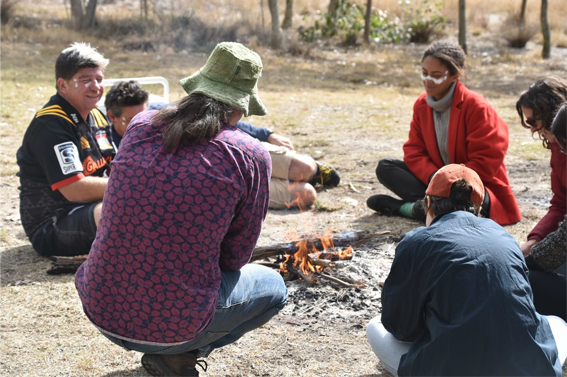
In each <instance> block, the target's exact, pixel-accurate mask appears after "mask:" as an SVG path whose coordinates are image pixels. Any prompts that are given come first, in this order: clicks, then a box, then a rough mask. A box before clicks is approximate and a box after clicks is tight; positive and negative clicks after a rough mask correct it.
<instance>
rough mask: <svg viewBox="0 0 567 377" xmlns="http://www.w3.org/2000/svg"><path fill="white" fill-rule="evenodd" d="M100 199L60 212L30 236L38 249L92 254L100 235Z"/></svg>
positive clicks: (66, 254) (72, 254)
mask: <svg viewBox="0 0 567 377" xmlns="http://www.w3.org/2000/svg"><path fill="white" fill-rule="evenodd" d="M99 203H100V201H97V202H93V203H88V204H83V205H78V206H77V207H75V208H73V209H72V210H71V211H69V212H63V213H61V212H60V211H59V212H58V213H56V214H54V215H53V217H52V218H51V219H49V220H48V221H46V222H45V223H44V224H43V225H42V226H41V227H40V228H39V229H38V230H36V231H35V232H34V233H33V234H32V235H31V236H30V237H29V239H30V241H31V244H32V246H33V248H34V249H35V251H37V252H38V253H39V254H41V255H43V256H51V255H64V256H75V255H83V254H88V253H89V251H90V249H91V245H92V243H93V241H94V239H95V237H96V223H95V220H94V209H95V207H96V206H97V205H98V204H99Z"/></svg>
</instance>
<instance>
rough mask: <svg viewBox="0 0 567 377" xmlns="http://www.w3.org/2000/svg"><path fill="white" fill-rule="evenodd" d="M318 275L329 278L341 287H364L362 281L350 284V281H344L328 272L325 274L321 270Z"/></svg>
mask: <svg viewBox="0 0 567 377" xmlns="http://www.w3.org/2000/svg"><path fill="white" fill-rule="evenodd" d="M319 275H321V276H322V277H323V278H325V279H328V280H331V281H333V282H335V283H337V284H339V285H341V286H343V287H346V288H363V287H364V283H361V282H359V283H358V284H351V283H347V282H346V281H343V280H341V279H339V278H337V277H335V276H331V275H329V274H326V273H324V272H321V273H320V274H319Z"/></svg>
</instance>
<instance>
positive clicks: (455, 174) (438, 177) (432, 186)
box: [425, 164, 484, 207]
mask: <svg viewBox="0 0 567 377" xmlns="http://www.w3.org/2000/svg"><path fill="white" fill-rule="evenodd" d="M460 179H464V180H465V181H466V182H467V183H468V184H470V185H471V186H472V192H471V196H470V201H471V202H472V203H473V204H475V205H477V206H479V207H480V206H481V205H482V201H483V200H484V185H483V184H482V181H481V179H480V177H479V176H478V174H476V172H475V171H474V170H472V169H469V168H467V167H466V166H465V165H463V164H450V165H445V166H443V167H442V168H441V169H439V170H437V172H436V173H435V175H434V176H433V178H432V179H431V182H429V186H427V190H425V194H426V195H432V196H440V197H442V198H450V197H451V187H452V186H453V183H455V182H457V181H458V180H460ZM467 199H468V198H467Z"/></svg>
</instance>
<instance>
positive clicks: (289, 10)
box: [282, 0, 293, 29]
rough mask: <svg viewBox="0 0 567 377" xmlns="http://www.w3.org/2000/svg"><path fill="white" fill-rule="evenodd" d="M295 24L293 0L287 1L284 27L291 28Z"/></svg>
mask: <svg viewBox="0 0 567 377" xmlns="http://www.w3.org/2000/svg"><path fill="white" fill-rule="evenodd" d="M292 25H293V0H286V1H285V16H284V19H283V21H282V29H289V28H290V27H292Z"/></svg>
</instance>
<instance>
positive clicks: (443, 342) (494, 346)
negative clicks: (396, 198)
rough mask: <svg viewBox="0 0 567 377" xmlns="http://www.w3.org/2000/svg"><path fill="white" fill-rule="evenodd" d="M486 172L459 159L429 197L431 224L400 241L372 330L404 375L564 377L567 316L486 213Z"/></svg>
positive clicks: (382, 352) (387, 360) (386, 359)
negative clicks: (559, 313) (552, 312)
mask: <svg viewBox="0 0 567 377" xmlns="http://www.w3.org/2000/svg"><path fill="white" fill-rule="evenodd" d="M484 195H486V194H485V189H484V185H483V183H482V181H481V179H480V177H479V176H478V174H477V173H476V172H475V171H474V170H472V169H469V168H467V167H466V166H464V165H457V164H449V165H446V166H444V167H442V168H441V169H439V170H438V171H437V173H436V174H435V175H434V176H433V178H432V179H431V182H430V183H429V185H428V187H427V189H426V191H425V197H424V199H423V203H424V204H423V206H424V211H425V213H426V227H420V228H417V229H415V230H413V231H411V232H409V233H408V234H407V235H406V236H405V237H404V239H403V240H402V241H401V242H400V243H399V245H398V246H397V248H396V255H395V258H394V261H393V263H392V268H391V270H390V273H389V275H388V277H387V279H386V282H385V283H384V287H383V289H382V315H381V317H376V318H374V319H372V320H371V322H370V323H369V325H368V327H367V330H366V333H367V337H368V341H369V343H370V345H371V347H372V350H373V351H374V353H375V354H376V355H377V356H378V358H379V359H380V360H381V361H382V363H383V364H384V365H385V366H386V369H388V371H390V372H391V373H393V374H394V375H400V376H426V375H427V376H463V375H471V376H512V375H513V376H519V375H522V376H561V365H562V363H563V362H564V360H565V358H566V357H567V324H566V323H565V322H564V321H563V320H562V319H561V318H559V317H555V316H547V317H546V316H542V315H540V314H538V313H537V312H536V310H535V307H534V303H533V296H532V291H531V288H530V284H529V281H528V268H527V267H526V264H525V262H524V258H523V255H522V252H521V250H520V247H519V246H518V243H517V242H516V240H514V238H512V236H511V235H510V234H509V233H508V232H506V230H505V229H504V228H502V227H501V226H500V225H498V224H497V223H496V222H494V221H493V220H491V219H485V218H480V217H478V215H479V212H480V209H481V207H482V203H483V200H484Z"/></svg>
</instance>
